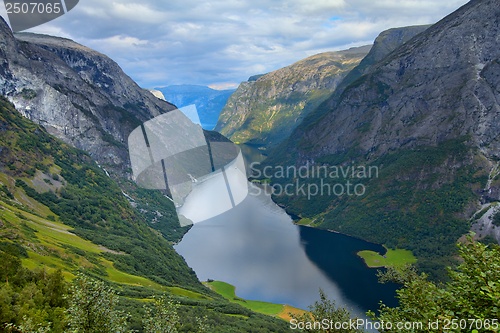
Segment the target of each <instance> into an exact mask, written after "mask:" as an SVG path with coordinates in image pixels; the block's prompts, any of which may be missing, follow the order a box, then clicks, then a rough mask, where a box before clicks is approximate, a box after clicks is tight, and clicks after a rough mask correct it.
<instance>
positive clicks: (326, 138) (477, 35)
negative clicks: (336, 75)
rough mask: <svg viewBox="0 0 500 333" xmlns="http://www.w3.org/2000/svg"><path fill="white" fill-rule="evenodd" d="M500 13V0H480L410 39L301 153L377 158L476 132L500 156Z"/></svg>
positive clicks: (354, 86) (339, 106)
mask: <svg viewBox="0 0 500 333" xmlns="http://www.w3.org/2000/svg"><path fill="white" fill-rule="evenodd" d="M499 17H500V6H498V3H497V2H496V1H493V0H474V1H471V2H470V3H468V4H467V5H465V6H463V7H462V8H460V9H459V10H457V11H456V12H455V13H452V14H450V15H449V16H447V17H446V18H444V19H443V20H441V21H440V22H438V23H437V24H435V25H433V26H432V27H431V28H429V29H427V30H426V31H425V32H423V33H421V34H419V35H418V36H417V37H415V38H413V39H411V40H410V41H409V42H408V43H406V44H404V45H403V46H401V47H400V48H398V49H397V50H396V51H394V52H393V53H391V54H390V55H389V56H388V57H386V58H385V59H384V60H383V61H381V62H379V63H378V64H377V65H375V66H374V69H372V70H371V71H370V72H369V73H368V74H366V75H364V76H362V77H361V78H360V79H358V80H357V81H355V82H353V83H351V85H350V86H348V87H347V88H346V90H345V91H344V94H343V95H342V96H341V98H340V99H339V100H338V101H336V102H335V104H334V105H333V106H332V107H331V109H330V111H329V112H328V113H327V114H325V115H324V116H323V117H322V118H321V119H320V120H319V121H317V122H316V123H315V124H313V125H311V126H310V127H309V128H307V129H305V130H304V131H303V133H301V134H303V136H302V138H301V141H302V142H307V147H308V149H307V151H305V150H304V151H301V153H303V154H304V155H305V156H309V157H313V158H314V157H317V156H322V155H328V154H335V153H339V152H344V151H347V150H353V149H354V150H356V151H358V152H359V154H363V155H367V156H372V157H376V156H380V155H382V154H385V153H387V152H388V151H391V150H396V149H400V148H411V147H415V146H418V145H436V144H439V143H440V142H443V141H445V140H449V139H453V138H458V137H462V136H469V137H470V140H471V142H472V144H473V145H474V146H475V147H478V148H479V149H480V150H481V151H482V153H483V154H484V155H485V156H487V157H488V158H491V159H498V158H500V137H499V133H500V122H499V121H498V119H500V106H499V101H500V89H499V87H500V48H499V45H500V27H499ZM296 134H297V133H296ZM297 135H298V134H297Z"/></svg>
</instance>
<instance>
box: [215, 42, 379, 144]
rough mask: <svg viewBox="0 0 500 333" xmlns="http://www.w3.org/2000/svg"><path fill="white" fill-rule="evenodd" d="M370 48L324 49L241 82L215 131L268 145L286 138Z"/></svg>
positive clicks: (241, 139)
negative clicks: (334, 50) (322, 51)
mask: <svg viewBox="0 0 500 333" xmlns="http://www.w3.org/2000/svg"><path fill="white" fill-rule="evenodd" d="M369 50H370V46H364V47H359V48H352V49H349V50H346V51H339V52H327V53H321V54H318V55H314V56H312V57H309V58H306V59H304V60H301V61H299V62H297V63H295V64H293V65H291V66H288V67H285V68H282V69H279V70H277V71H274V72H271V73H268V74H265V75H262V76H258V77H256V78H254V79H253V80H251V81H248V82H243V83H242V84H241V85H240V86H239V88H238V90H237V91H236V92H235V93H234V94H233V95H232V96H231V97H230V98H229V100H228V102H227V104H226V106H225V107H224V109H223V110H222V113H221V115H220V117H219V121H218V123H217V126H216V128H215V130H217V131H220V132H221V133H222V134H224V135H226V136H227V137H229V138H231V139H232V140H233V141H235V142H241V143H250V144H254V145H260V146H267V147H270V146H274V145H276V144H278V143H280V142H281V141H282V140H284V139H286V138H287V137H288V136H289V135H290V133H291V132H292V131H293V129H294V128H296V127H297V125H298V124H300V122H301V121H302V119H304V117H305V116H306V115H307V114H308V113H309V112H310V111H311V110H313V109H314V108H316V107H317V106H318V105H320V104H321V102H323V101H324V100H325V99H326V98H327V97H328V96H329V95H331V93H332V92H333V91H334V90H335V88H336V87H337V85H338V84H339V83H340V82H341V81H342V79H343V78H344V77H345V75H347V73H348V72H349V71H350V70H352V69H353V68H354V67H355V66H356V65H358V63H359V62H360V61H361V59H363V57H364V56H365V55H366V54H367V53H368V51H369Z"/></svg>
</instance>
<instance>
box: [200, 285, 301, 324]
mask: <svg viewBox="0 0 500 333" xmlns="http://www.w3.org/2000/svg"><path fill="white" fill-rule="evenodd" d="M205 285H206V286H207V287H209V288H210V289H212V290H213V291H215V292H216V293H218V294H220V295H221V296H223V297H224V298H226V299H227V300H229V301H231V302H233V303H237V304H239V305H241V306H243V307H245V308H247V309H250V310H252V311H255V312H259V313H262V314H266V315H269V316H274V317H279V318H282V319H285V320H288V319H289V318H290V316H289V313H294V314H300V313H304V312H305V311H304V310H302V309H298V308H294V307H292V306H289V305H286V304H285V305H283V304H275V303H269V302H262V301H252V300H246V299H243V298H240V297H238V296H236V288H235V286H233V285H231V284H229V283H226V282H222V281H211V282H205Z"/></svg>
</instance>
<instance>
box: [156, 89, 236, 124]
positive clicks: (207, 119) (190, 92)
mask: <svg viewBox="0 0 500 333" xmlns="http://www.w3.org/2000/svg"><path fill="white" fill-rule="evenodd" d="M156 90H158V91H160V92H161V93H163V96H164V97H165V99H166V100H167V101H170V102H172V103H173V104H175V105H176V106H177V107H179V108H180V107H183V106H188V105H191V104H194V105H196V109H197V110H198V115H199V117H200V121H201V124H202V127H203V128H204V129H207V130H212V129H213V128H214V127H215V125H216V124H217V119H219V115H220V112H221V110H222V108H223V107H224V105H226V102H227V100H228V98H229V96H231V94H232V93H233V92H234V91H235V90H234V89H227V90H215V89H212V88H209V87H205V86H199V85H188V84H185V85H173V86H168V87H164V88H157V89H156Z"/></svg>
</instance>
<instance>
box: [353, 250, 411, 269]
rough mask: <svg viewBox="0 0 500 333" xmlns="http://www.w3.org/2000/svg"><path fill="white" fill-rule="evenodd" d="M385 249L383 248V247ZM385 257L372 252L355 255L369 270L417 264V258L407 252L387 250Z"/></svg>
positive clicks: (360, 252)
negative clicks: (361, 259)
mask: <svg viewBox="0 0 500 333" xmlns="http://www.w3.org/2000/svg"><path fill="white" fill-rule="evenodd" d="M384 247H385V246H384ZM386 250H387V252H386V254H385V255H381V254H380V253H378V252H374V251H368V250H365V251H359V252H358V253H357V254H358V256H360V257H361V258H363V260H364V261H365V264H366V265H367V266H368V267H371V268H377V267H402V266H404V265H408V264H414V263H416V262H417V258H415V256H414V255H413V253H412V252H411V251H409V250H403V249H395V250H393V249H388V248H386Z"/></svg>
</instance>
